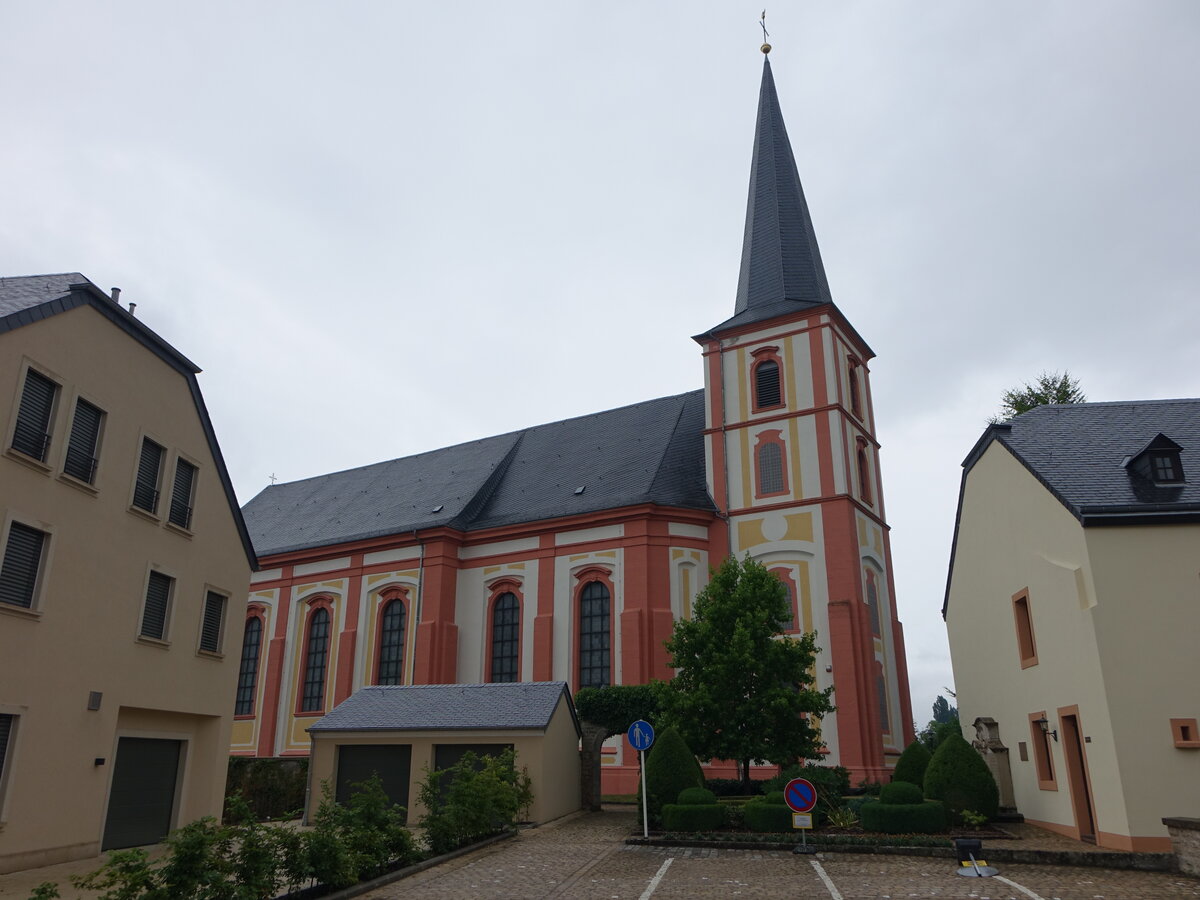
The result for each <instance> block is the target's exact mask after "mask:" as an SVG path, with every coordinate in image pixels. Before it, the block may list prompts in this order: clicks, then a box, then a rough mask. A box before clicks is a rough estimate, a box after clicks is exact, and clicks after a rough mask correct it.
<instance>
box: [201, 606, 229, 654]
mask: <svg viewBox="0 0 1200 900" xmlns="http://www.w3.org/2000/svg"><path fill="white" fill-rule="evenodd" d="M224 623H225V598H224V597H223V596H221V595H220V594H218V593H217V592H216V591H209V592H208V593H207V594H205V595H204V620H203V621H202V622H201V623H200V649H201V650H207V651H208V652H209V653H220V652H221V626H222V625H223V624H224Z"/></svg>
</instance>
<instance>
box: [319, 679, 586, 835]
mask: <svg viewBox="0 0 1200 900" xmlns="http://www.w3.org/2000/svg"><path fill="white" fill-rule="evenodd" d="M308 731H309V734H310V736H311V737H312V756H311V759H310V762H309V770H308V778H309V781H308V785H309V790H308V802H307V807H306V809H305V821H309V820H310V819H311V817H312V815H313V813H314V812H316V809H317V806H318V804H319V803H320V802H321V794H322V792H321V784H322V782H325V781H328V782H329V784H330V786H331V787H332V788H333V790H334V794H335V797H336V798H337V799H338V800H339V801H344V800H345V799H346V798H347V797H348V796H349V794H350V790H351V785H353V784H355V783H357V782H360V781H363V780H365V779H367V778H369V777H371V775H372V774H373V773H374V774H378V775H379V777H380V778H381V779H382V781H383V786H384V790H386V791H387V793H388V796H389V797H391V799H392V801H393V802H395V803H398V804H400V805H401V806H403V807H405V808H406V809H407V810H408V821H409V822H416V821H417V820H418V819H419V818H420V817H421V816H422V815H424V813H425V809H424V807H423V806H422V805H421V804H420V802H419V801H418V799H417V798H418V793H419V791H420V784H421V782H422V781H423V780H424V779H425V770H426V769H429V770H433V769H446V768H449V767H450V766H452V765H454V764H455V763H456V762H458V761H459V760H460V759H462V757H463V754H465V753H466V752H467V751H472V752H474V753H475V754H476V755H478V756H484V755H495V754H498V753H500V752H502V751H503V750H505V749H509V748H511V749H512V750H514V751H515V752H516V756H517V767H518V768H524V769H526V770H527V771H528V774H529V777H530V780H531V782H532V786H533V805H532V806H531V807H530V810H529V817H530V820H531V821H533V822H548V821H549V820H551V819H557V818H558V817H559V816H564V815H566V814H567V813H570V812H574V811H575V810H577V809H579V808H580V770H579V738H580V734H581V732H580V730H579V720H578V718H577V717H576V714H575V704H574V703H573V702H572V701H571V693H570V691H569V690H568V688H567V684H566V682H564V681H523V682H510V683H495V684H425V685H404V686H399V685H397V686H380V685H377V686H374V687H364V688H362V689H361V690H359V691H357V692H356V693H355V694H354V695H353V696H351V697H350V698H349V699H348V700H346V701H344V702H343V703H341V704H340V705H339V706H338V707H337V708H336V709H334V710H333V712H331V713H330V714H329V715H327V716H325V717H324V718H322V719H320V720H319V721H318V722H317V723H316V724H315V725H313V726H312V727H310V728H309V729H308Z"/></svg>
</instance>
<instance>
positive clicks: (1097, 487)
mask: <svg viewBox="0 0 1200 900" xmlns="http://www.w3.org/2000/svg"><path fill="white" fill-rule="evenodd" d="M1160 433H1161V434H1163V435H1165V436H1166V437H1168V438H1170V439H1171V440H1173V441H1175V442H1176V443H1177V444H1178V445H1179V446H1180V448H1181V451H1182V452H1181V459H1182V462H1183V470H1184V476H1185V479H1186V480H1185V481H1184V483H1182V484H1159V485H1156V484H1155V483H1154V482H1153V481H1151V480H1149V479H1147V478H1144V477H1142V476H1140V475H1138V474H1137V473H1136V472H1133V471H1131V470H1130V469H1128V468H1126V467H1125V463H1126V462H1127V461H1128V460H1129V458H1130V457H1132V456H1135V455H1136V454H1138V453H1139V452H1141V451H1142V450H1143V449H1145V448H1146V446H1147V445H1148V444H1149V443H1150V442H1151V441H1153V440H1154V439H1155V438H1157V437H1158V435H1159V434H1160ZM992 441H998V442H1000V443H1001V444H1003V445H1004V446H1005V447H1006V448H1008V450H1009V451H1010V452H1011V453H1012V454H1013V455H1014V456H1015V457H1016V458H1017V459H1018V460H1020V461H1021V462H1022V463H1023V464H1024V465H1025V467H1026V468H1028V469H1029V471H1030V472H1031V473H1032V474H1033V475H1034V476H1035V477H1036V478H1037V479H1038V480H1039V481H1041V482H1042V483H1043V484H1044V485H1045V486H1046V487H1047V489H1048V490H1050V491H1051V493H1053V494H1054V496H1055V497H1057V498H1058V499H1059V501H1060V502H1061V503H1062V504H1063V505H1064V506H1066V507H1067V509H1069V510H1070V511H1071V513H1072V514H1073V515H1075V517H1076V518H1078V519H1080V521H1081V522H1082V523H1083V524H1084V525H1094V524H1118V523H1123V522H1129V521H1143V520H1146V521H1149V520H1154V521H1162V520H1165V519H1170V518H1174V517H1179V516H1182V515H1195V514H1197V513H1200V399H1192V400H1188V399H1183V400H1135V401H1123V402H1113V403H1066V404H1054V405H1050V406H1039V407H1035V408H1034V409H1031V410H1030V411H1029V412H1027V413H1023V414H1022V415H1019V416H1017V417H1015V418H1014V419H1011V420H1010V421H1008V422H1004V423H1000V424H998V425H992V426H990V427H989V428H988V430H987V431H986V432H984V435H983V437H982V438H980V441H979V443H977V444H976V445H975V448H974V449H973V450H972V451H971V454H970V455H969V456H968V457H967V459H966V460H965V461H964V462H963V467H964V469H965V470H966V471H967V472H969V471H970V469H971V467H972V466H973V465H974V463H975V461H976V460H977V459H979V457H980V456H981V455H982V454H983V451H984V450H986V449H987V447H988V445H990V444H991V442H992Z"/></svg>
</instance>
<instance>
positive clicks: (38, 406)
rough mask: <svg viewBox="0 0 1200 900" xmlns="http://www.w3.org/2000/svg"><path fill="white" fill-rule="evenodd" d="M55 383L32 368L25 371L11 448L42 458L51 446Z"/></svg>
mask: <svg viewBox="0 0 1200 900" xmlns="http://www.w3.org/2000/svg"><path fill="white" fill-rule="evenodd" d="M57 390H58V385H57V384H55V383H54V382H53V381H51V380H50V379H49V378H47V377H46V376H45V375H42V374H40V373H38V372H35V371H34V370H33V369H28V370H27V371H26V372H25V387H24V388H23V389H22V391H21V405H20V406H19V407H18V408H17V424H16V428H15V429H14V431H13V442H12V445H13V449H14V450H20V451H21V452H22V453H24V454H26V455H27V456H32V457H33V458H34V459H37V460H42V461H44V460H45V459H46V449H47V448H48V447H49V446H50V434H49V431H50V413H51V411H52V410H53V409H54V394H55V392H56V391H57Z"/></svg>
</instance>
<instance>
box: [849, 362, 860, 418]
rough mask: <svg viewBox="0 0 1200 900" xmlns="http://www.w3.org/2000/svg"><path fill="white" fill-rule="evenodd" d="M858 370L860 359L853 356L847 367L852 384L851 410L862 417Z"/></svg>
mask: <svg viewBox="0 0 1200 900" xmlns="http://www.w3.org/2000/svg"><path fill="white" fill-rule="evenodd" d="M858 370H859V364H858V360H856V359H854V358H853V357H851V358H850V360H849V363H848V364H847V367H846V376H847V381H848V382H849V384H850V412H852V413H854V415H856V416H858V417H859V418H860V419H861V418H862V389H861V388H860V387H859V384H858V377H859V373H858Z"/></svg>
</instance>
